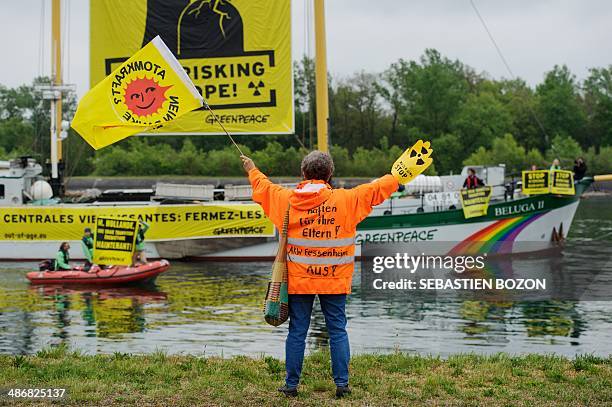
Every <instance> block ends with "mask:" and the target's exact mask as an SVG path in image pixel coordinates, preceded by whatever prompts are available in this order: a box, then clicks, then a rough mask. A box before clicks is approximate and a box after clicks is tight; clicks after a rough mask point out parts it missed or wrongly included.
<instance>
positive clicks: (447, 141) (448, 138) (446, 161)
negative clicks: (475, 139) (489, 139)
mask: <svg viewBox="0 0 612 407" xmlns="http://www.w3.org/2000/svg"><path fill="white" fill-rule="evenodd" d="M432 148H433V150H434V152H433V154H434V159H435V163H436V169H437V170H438V171H440V173H441V174H449V173H450V172H451V171H452V172H453V173H455V174H456V173H458V172H460V171H461V162H462V161H463V160H464V159H465V157H467V154H468V151H467V150H466V148H465V145H464V143H462V142H461V140H460V139H459V137H457V136H456V135H454V134H444V135H442V136H440V137H438V138H436V139H434V140H433V141H432Z"/></svg>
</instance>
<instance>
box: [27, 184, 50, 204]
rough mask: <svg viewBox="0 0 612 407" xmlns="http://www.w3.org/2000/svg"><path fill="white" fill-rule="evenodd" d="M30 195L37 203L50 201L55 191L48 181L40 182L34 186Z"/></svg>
mask: <svg viewBox="0 0 612 407" xmlns="http://www.w3.org/2000/svg"><path fill="white" fill-rule="evenodd" d="M30 195H31V196H32V199H34V200H35V201H42V200H43V199H50V198H52V197H53V189H52V188H51V185H49V183H48V182H47V181H43V180H39V181H36V182H35V183H33V184H32V187H31V188H30Z"/></svg>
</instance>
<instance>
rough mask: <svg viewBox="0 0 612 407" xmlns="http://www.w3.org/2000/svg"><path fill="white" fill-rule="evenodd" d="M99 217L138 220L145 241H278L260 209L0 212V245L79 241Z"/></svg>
mask: <svg viewBox="0 0 612 407" xmlns="http://www.w3.org/2000/svg"><path fill="white" fill-rule="evenodd" d="M97 217H112V218H126V219H140V220H143V221H145V222H146V223H148V224H149V225H150V229H149V230H148V231H147V240H148V241H155V240H178V239H197V238H210V237H261V236H274V226H273V225H272V223H271V222H270V221H269V220H268V218H266V216H265V214H264V213H263V210H262V209H261V207H260V206H259V205H257V204H236V205H149V206H100V207H92V206H82V207H79V206H49V207H35V206H33V207H0V240H55V241H62V240H80V239H81V237H82V236H83V230H84V229H85V228H86V227H88V228H91V229H94V227H95V224H96V219H97Z"/></svg>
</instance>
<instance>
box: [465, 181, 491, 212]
mask: <svg viewBox="0 0 612 407" xmlns="http://www.w3.org/2000/svg"><path fill="white" fill-rule="evenodd" d="M490 200H491V187H481V188H473V189H462V190H461V204H462V206H463V216H464V217H465V218H466V219H469V218H475V217H477V216H484V215H486V214H487V210H488V209H489V201H490Z"/></svg>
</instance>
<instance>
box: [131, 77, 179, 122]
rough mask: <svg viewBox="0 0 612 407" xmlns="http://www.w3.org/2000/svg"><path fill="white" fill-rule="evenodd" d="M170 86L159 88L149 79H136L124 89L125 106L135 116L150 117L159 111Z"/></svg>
mask: <svg viewBox="0 0 612 407" xmlns="http://www.w3.org/2000/svg"><path fill="white" fill-rule="evenodd" d="M170 87H171V86H159V84H158V83H157V82H155V81H154V80H153V79H149V78H146V77H145V78H136V79H134V80H133V81H131V82H130V83H128V84H127V86H126V88H125V104H126V106H127V108H128V109H129V110H130V111H131V112H132V113H133V114H134V115H136V116H140V117H142V116H150V115H152V114H155V113H156V112H157V111H158V110H159V109H161V107H162V104H163V103H164V102H165V101H166V100H167V97H166V91H167V90H168V89H169V88H170Z"/></svg>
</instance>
